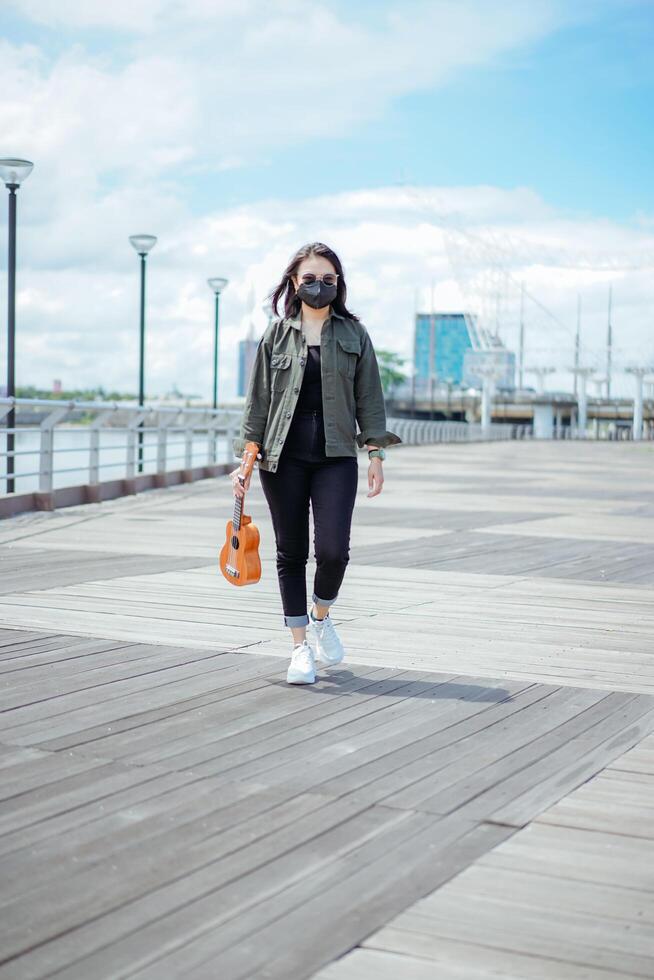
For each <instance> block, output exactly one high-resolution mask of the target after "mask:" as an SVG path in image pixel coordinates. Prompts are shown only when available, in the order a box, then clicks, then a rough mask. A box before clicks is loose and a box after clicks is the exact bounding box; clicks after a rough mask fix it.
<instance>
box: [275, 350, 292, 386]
mask: <svg viewBox="0 0 654 980" xmlns="http://www.w3.org/2000/svg"><path fill="white" fill-rule="evenodd" d="M291 361H292V357H291V355H290V354H273V355H272V357H271V358H270V388H271V390H272V391H284V389H285V388H287V387H288V382H289V378H290V377H291V370H290V368H291Z"/></svg>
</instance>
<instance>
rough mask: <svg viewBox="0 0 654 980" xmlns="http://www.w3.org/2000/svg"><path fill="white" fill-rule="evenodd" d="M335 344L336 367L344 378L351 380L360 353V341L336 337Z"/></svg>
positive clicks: (354, 338) (353, 338)
mask: <svg viewBox="0 0 654 980" xmlns="http://www.w3.org/2000/svg"><path fill="white" fill-rule="evenodd" d="M336 344H337V346H336V366H337V367H338V370H339V371H340V373H341V374H342V375H344V376H345V377H346V378H353V377H354V372H355V371H356V367H357V360H358V357H359V354H360V353H361V341H360V340H358V339H357V338H356V337H352V338H350V337H346V338H344V337H337V338H336Z"/></svg>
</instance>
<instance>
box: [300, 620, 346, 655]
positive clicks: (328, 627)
mask: <svg viewBox="0 0 654 980" xmlns="http://www.w3.org/2000/svg"><path fill="white" fill-rule="evenodd" d="M307 640H308V641H309V643H310V644H311V646H312V647H313V648H314V649H315V651H316V654H317V656H318V660H320V661H321V662H322V663H324V664H329V665H330V666H332V667H333V666H334V665H335V664H340V662H341V660H342V659H343V657H344V656H345V650H344V649H343V644H342V643H341V641H340V639H339V636H338V633H337V632H336V629H335V627H334V624H333V623H332V621H331V618H330V615H329V613H327V615H326V616H325V618H324V619H314V618H313V613H311V612H310V613H309V625H308V626H307Z"/></svg>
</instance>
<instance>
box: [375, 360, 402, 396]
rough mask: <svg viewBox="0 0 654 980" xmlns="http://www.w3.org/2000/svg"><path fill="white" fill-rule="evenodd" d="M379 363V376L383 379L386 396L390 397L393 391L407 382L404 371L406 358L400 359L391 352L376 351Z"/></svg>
mask: <svg viewBox="0 0 654 980" xmlns="http://www.w3.org/2000/svg"><path fill="white" fill-rule="evenodd" d="M375 353H376V355H377V363H378V364H379V375H380V377H381V383H382V388H383V391H384V394H385V395H386V396H387V397H389V396H390V395H392V393H393V390H394V389H395V388H397V387H398V385H401V384H402V382H404V381H406V380H407V376H406V374H405V373H404V371H402V365H403V364H404V362H405V361H406V358H404V357H400V355H399V354H396V353H395V352H394V351H391V350H376V351H375Z"/></svg>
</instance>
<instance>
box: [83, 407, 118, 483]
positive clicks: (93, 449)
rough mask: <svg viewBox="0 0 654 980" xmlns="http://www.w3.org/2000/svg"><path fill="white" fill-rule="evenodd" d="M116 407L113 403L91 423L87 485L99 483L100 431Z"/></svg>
mask: <svg viewBox="0 0 654 980" xmlns="http://www.w3.org/2000/svg"><path fill="white" fill-rule="evenodd" d="M117 408H118V405H117V404H116V403H115V402H114V406H113V408H112V409H109V410H107V411H106V412H100V414H99V415H98V417H97V418H96V419H94V421H93V422H91V431H90V434H89V484H90V485H94V484H96V483H99V482H100V429H101V428H102V426H103V425H104V423H105V422H106V420H107V419H108V418H109V416H110V415H111V414H112V413H113V412H115V411H116V409H117Z"/></svg>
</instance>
